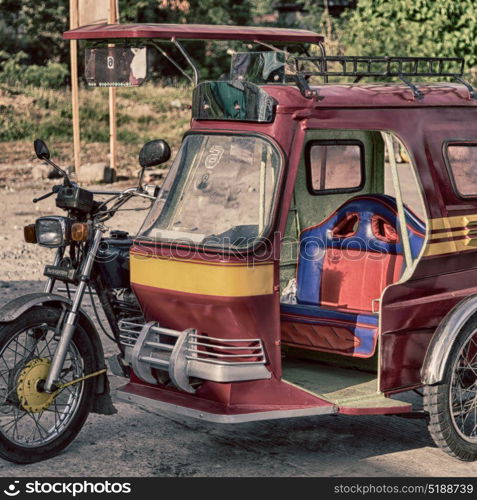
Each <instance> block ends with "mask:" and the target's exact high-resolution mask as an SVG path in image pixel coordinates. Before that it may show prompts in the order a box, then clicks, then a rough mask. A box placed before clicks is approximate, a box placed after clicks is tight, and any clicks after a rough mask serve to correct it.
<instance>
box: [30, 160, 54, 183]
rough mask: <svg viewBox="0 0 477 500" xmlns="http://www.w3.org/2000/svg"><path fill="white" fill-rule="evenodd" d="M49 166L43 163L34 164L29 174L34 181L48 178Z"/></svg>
mask: <svg viewBox="0 0 477 500" xmlns="http://www.w3.org/2000/svg"><path fill="white" fill-rule="evenodd" d="M50 168H51V167H50V166H49V165H46V164H44V163H42V164H40V165H35V166H34V167H33V168H32V169H31V175H32V177H33V179H35V180H36V181H39V180H42V179H48V175H49V174H50Z"/></svg>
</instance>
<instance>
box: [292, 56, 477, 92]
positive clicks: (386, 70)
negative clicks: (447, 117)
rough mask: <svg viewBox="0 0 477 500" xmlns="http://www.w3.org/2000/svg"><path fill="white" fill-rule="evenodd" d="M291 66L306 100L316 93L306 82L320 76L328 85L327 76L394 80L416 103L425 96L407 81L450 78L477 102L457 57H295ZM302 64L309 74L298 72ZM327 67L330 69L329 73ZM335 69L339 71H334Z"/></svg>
mask: <svg viewBox="0 0 477 500" xmlns="http://www.w3.org/2000/svg"><path fill="white" fill-rule="evenodd" d="M290 62H292V63H293V62H294V63H295V71H296V81H297V85H298V87H299V88H300V91H301V93H302V94H303V95H304V96H305V97H310V98H311V97H313V96H316V95H317V91H313V90H312V89H310V88H309V86H308V83H307V78H308V77H310V76H322V77H323V79H324V82H325V83H328V78H329V77H330V76H346V77H355V80H354V82H353V83H358V82H359V81H360V80H361V79H362V78H364V77H367V76H373V77H395V78H396V77H397V78H399V79H401V80H402V81H403V82H404V83H405V84H406V85H407V86H408V87H409V88H410V89H411V90H412V92H413V95H414V97H415V98H416V99H419V100H420V99H423V98H424V94H423V93H422V92H421V91H420V90H419V89H418V88H417V87H416V86H415V85H414V84H413V83H412V82H411V81H409V80H408V78H410V77H420V76H421V77H450V78H453V79H454V80H457V81H458V82H459V83H461V84H463V85H465V87H466V88H467V90H468V91H469V96H470V98H472V99H477V92H476V90H475V89H474V88H473V87H472V85H471V84H470V83H468V82H467V81H465V80H464V79H463V78H462V75H463V74H464V59H462V58H458V57H387V56H385V57H366V56H364V57H363V56H326V55H321V56H306V57H305V56H294V57H292V58H291V61H290ZM304 63H312V64H313V66H315V69H313V70H312V71H308V70H303V69H301V68H300V65H301V66H302V65H303V64H304ZM330 64H332V65H333V69H330ZM336 66H338V69H336Z"/></svg>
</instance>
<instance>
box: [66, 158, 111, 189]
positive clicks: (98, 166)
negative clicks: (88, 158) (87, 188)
mask: <svg viewBox="0 0 477 500" xmlns="http://www.w3.org/2000/svg"><path fill="white" fill-rule="evenodd" d="M76 177H77V179H78V182H83V183H87V184H88V183H91V184H94V183H97V182H103V183H111V182H114V181H115V180H116V172H115V170H114V169H112V168H110V167H109V166H108V165H106V164H105V163H101V162H99V163H85V164H84V165H81V167H80V168H79V171H78V172H76Z"/></svg>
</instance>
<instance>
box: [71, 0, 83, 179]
mask: <svg viewBox="0 0 477 500" xmlns="http://www.w3.org/2000/svg"><path fill="white" fill-rule="evenodd" d="M78 2H79V0H70V29H75V28H77V27H78V16H79V13H78V7H79V5H78ZM70 52H71V106H72V111H73V113H72V116H73V152H74V167H75V172H78V171H79V168H80V163H81V158H80V149H81V138H80V122H79V92H78V41H77V40H71V42H70Z"/></svg>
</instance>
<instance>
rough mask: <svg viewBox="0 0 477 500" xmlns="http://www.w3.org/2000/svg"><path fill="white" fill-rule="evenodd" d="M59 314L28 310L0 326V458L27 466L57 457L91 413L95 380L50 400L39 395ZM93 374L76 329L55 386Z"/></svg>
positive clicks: (90, 355) (90, 354) (83, 336)
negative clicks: (58, 383) (58, 381)
mask: <svg viewBox="0 0 477 500" xmlns="http://www.w3.org/2000/svg"><path fill="white" fill-rule="evenodd" d="M60 314H61V311H60V310H59V309H57V308H55V307H34V308H32V309H29V310H28V311H26V312H25V313H23V314H22V315H21V316H20V317H19V318H18V319H16V320H15V321H13V322H11V323H5V324H3V325H1V326H0V456H1V457H3V458H5V459H7V460H9V461H11V462H15V463H19V464H29V463H34V462H39V461H41V460H45V459H48V458H51V457H53V456H55V455H57V454H58V453H59V452H60V451H61V450H63V449H64V448H65V447H66V446H68V445H69V444H70V443H71V442H72V441H73V439H74V438H75V437H76V435H77V434H78V432H79V431H80V430H81V428H82V426H83V424H84V423H85V421H86V418H87V417H88V414H89V412H90V410H91V404H92V401H93V399H94V394H95V391H96V378H94V377H93V378H90V379H87V380H84V381H82V382H79V383H77V384H73V385H71V386H69V387H66V388H64V389H62V390H60V391H59V392H58V394H57V395H56V397H52V396H51V395H48V394H46V393H44V392H42V391H41V383H42V382H41V381H42V380H44V378H46V375H47V373H48V370H49V364H50V362H51V359H52V358H53V354H54V352H55V348H56V343H57V340H56V339H55V328H56V326H57V324H58V321H59V319H60ZM93 371H94V351H93V346H92V343H91V341H90V339H89V336H88V334H87V333H86V332H85V331H84V330H83V329H82V328H81V326H80V325H78V327H77V328H76V331H75V333H74V336H73V339H72V341H71V344H70V347H69V349H68V352H67V355H66V359H65V363H64V366H63V370H62V374H61V377H60V380H61V382H62V383H63V384H64V383H66V382H68V381H72V380H75V379H77V378H80V377H82V376H83V375H85V374H88V373H92V372H93Z"/></svg>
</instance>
